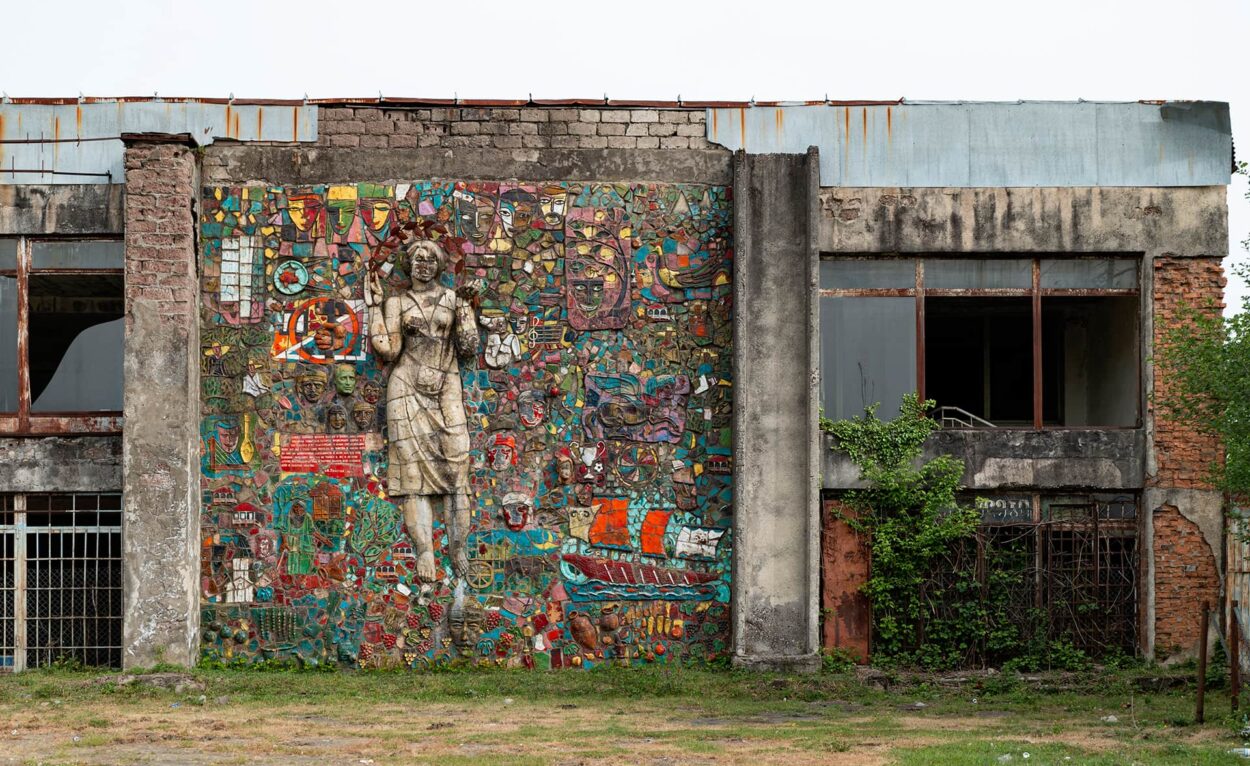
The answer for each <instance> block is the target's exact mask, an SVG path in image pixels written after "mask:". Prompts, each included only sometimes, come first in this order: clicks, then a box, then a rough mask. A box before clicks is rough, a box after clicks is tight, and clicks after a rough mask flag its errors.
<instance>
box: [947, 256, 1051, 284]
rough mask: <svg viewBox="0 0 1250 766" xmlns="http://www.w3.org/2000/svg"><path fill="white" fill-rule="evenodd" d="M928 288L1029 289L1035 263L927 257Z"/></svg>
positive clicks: (1023, 260) (1024, 260)
mask: <svg viewBox="0 0 1250 766" xmlns="http://www.w3.org/2000/svg"><path fill="white" fill-rule="evenodd" d="M924 286H925V289H930V288H932V289H935V290H957V289H968V290H971V289H981V290H989V289H995V288H998V289H1001V288H1009V287H1010V288H1018V289H1024V290H1027V289H1029V288H1031V287H1032V286H1033V261H1031V260H1029V259H1028V258H926V259H925V262H924Z"/></svg>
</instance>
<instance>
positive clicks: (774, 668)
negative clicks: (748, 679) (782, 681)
mask: <svg viewBox="0 0 1250 766" xmlns="http://www.w3.org/2000/svg"><path fill="white" fill-rule="evenodd" d="M820 665H821V661H820V655H819V654H814V653H813V654H800V655H792V656H777V655H774V656H769V657H764V656H742V657H734V658H733V666H734V667H735V668H738V669H739V670H751V671H755V672H759V673H819V672H820Z"/></svg>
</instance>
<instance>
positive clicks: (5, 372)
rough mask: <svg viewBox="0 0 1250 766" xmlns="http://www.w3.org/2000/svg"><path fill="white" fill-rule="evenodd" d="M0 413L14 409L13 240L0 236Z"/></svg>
mask: <svg viewBox="0 0 1250 766" xmlns="http://www.w3.org/2000/svg"><path fill="white" fill-rule="evenodd" d="M0 412H17V240H16V239H0Z"/></svg>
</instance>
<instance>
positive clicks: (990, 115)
mask: <svg viewBox="0 0 1250 766" xmlns="http://www.w3.org/2000/svg"><path fill="white" fill-rule="evenodd" d="M707 138H708V140H709V141H711V142H713V143H716V144H719V145H721V146H724V147H725V148H727V149H732V150H735V151H737V150H742V151H746V152H747V153H760V154H769V153H787V154H789V153H793V154H801V153H804V152H806V151H807V148H808V147H809V146H816V147H817V148H818V149H819V151H820V183H821V186H831V187H836V186H849V187H857V186H885V187H896V186H898V187H1040V186H1048V187H1053V186H1145V187H1150V186H1163V187H1166V186H1222V185H1227V184H1228V183H1229V181H1230V177H1231V174H1232V169H1233V143H1232V129H1231V124H1230V121H1229V112H1228V104H1227V103H1224V102H1212V101H1160V102H1141V101H1134V102H1122V103H1120V102H1116V103H1113V102H1091V101H1078V102H1046V101H1040V102H1039V101H1021V102H1012V103H990V102H906V103H900V104H864V105H860V106H849V105H843V106H832V105H826V104H820V105H814V106H811V105H807V106H778V107H763V108H761V107H759V106H756V107H753V108H732V109H731V108H715V109H709V110H708V117H707Z"/></svg>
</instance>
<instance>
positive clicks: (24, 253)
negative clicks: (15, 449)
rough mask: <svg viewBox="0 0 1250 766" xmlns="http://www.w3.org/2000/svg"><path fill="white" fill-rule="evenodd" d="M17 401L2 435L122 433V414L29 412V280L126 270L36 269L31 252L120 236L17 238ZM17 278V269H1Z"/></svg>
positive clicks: (2, 423)
mask: <svg viewBox="0 0 1250 766" xmlns="http://www.w3.org/2000/svg"><path fill="white" fill-rule="evenodd" d="M16 239H17V269H16V274H15V275H16V277H17V400H18V407H17V411H16V412H3V413H0V436H39V435H41V434H62V435H63V434H119V433H121V431H122V422H123V421H122V413H121V411H120V410H117V411H111V412H108V411H105V412H53V413H47V412H41V413H37V414H33V413H31V411H30V406H31V401H30V366H29V362H30V353H29V351H30V349H29V346H30V294H29V292H28V290H29V287H30V277H31V274H32V273H38V274H70V275H78V274H85V275H104V274H107V275H119V276H121V277H122V278H123V279H125V269H124V268H120V269H101V268H94V269H91V268H72V269H37V268H34V267H33V265H32V263H31V252H32V249H33V246H34V245H35V243H38V242H120V241H121V237H107V236H92V237H57V236H38V237H24V236H22V237H17V238H16ZM0 274H4V275H14V270H11V269H6V270H0Z"/></svg>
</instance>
